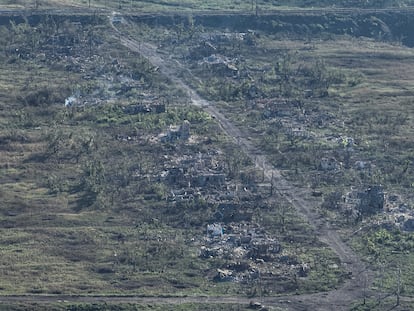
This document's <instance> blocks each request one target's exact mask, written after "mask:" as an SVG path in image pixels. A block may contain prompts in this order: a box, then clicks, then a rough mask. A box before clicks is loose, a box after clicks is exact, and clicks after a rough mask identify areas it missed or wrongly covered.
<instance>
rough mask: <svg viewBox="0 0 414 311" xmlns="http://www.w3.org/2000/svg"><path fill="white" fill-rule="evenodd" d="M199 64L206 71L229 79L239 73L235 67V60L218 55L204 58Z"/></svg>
mask: <svg viewBox="0 0 414 311" xmlns="http://www.w3.org/2000/svg"><path fill="white" fill-rule="evenodd" d="M199 64H200V65H202V66H204V67H205V68H206V69H209V70H214V71H215V72H216V73H218V74H222V75H225V76H230V77H232V76H235V75H237V74H238V71H239V70H238V68H237V67H236V66H235V60H233V59H229V58H228V57H225V56H222V55H218V54H212V55H210V56H208V57H204V58H203V60H202V61H201V62H200V63H199Z"/></svg>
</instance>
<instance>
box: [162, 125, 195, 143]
mask: <svg viewBox="0 0 414 311" xmlns="http://www.w3.org/2000/svg"><path fill="white" fill-rule="evenodd" d="M189 138H190V122H188V121H187V120H185V121H184V122H183V124H182V125H180V126H179V127H178V128H177V127H170V129H169V130H168V131H167V133H166V134H164V135H162V136H161V142H164V143H168V142H169V143H172V142H175V141H178V140H183V141H184V140H188V139H189Z"/></svg>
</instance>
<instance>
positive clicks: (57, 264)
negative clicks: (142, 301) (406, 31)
mask: <svg viewBox="0 0 414 311" xmlns="http://www.w3.org/2000/svg"><path fill="white" fill-rule="evenodd" d="M127 2H128V3H127ZM127 2H123V3H122V5H123V6H124V8H125V7H127V6H128V5H131V6H134V8H138V9H139V7H140V5H142V6H143V7H145V8H146V9H148V7H147V4H145V3H144V2H138V1H131V2H129V1H127ZM203 3H204V2H203ZM54 4H57V5H60V3H59V2H58V1H55V2H53V3H52V2H50V3H49V4H48V3H47V2H46V1H41V5H44V6H47V5H54ZM235 4H236V3H235ZM235 4H233V2H230V1H229V3H226V2H221V5H222V6H224V7H220V9H226V10H232V9H234V7H232V6H234V5H235ZM280 4H281V5H282V3H281V2H280ZM407 4H409V3H408V2H407ZM4 5H7V6H11V4H10V3H4ZM13 5H14V6H16V7H18V6H20V7H21V8H26V7H27V5H28V3H26V2H24V1H20V2H17V3H13ZM70 5H73V6H87V5H89V4H88V3H86V2H85V1H84V2H83V3H81V2H75V1H73V2H71V3H70ZM91 5H92V6H104V5H105V6H106V5H107V3H104V1H100V2H99V3H98V1H91ZM110 5H111V6H114V7H115V6H116V5H117V3H115V1H112V2H111V1H108V6H110ZM118 5H119V4H118ZM152 5H154V7H151V8H150V9H149V10H155V11H156V10H161V9H164V6H165V5H167V4H165V3H157V2H155V1H154V2H152ZM171 5H173V6H174V3H173V2H169V3H168V6H171ZM206 5H208V7H201V6H198V4H197V3H195V2H188V3H186V2H182V1H181V2H180V4H179V6H180V7H179V9H180V10H181V9H182V6H183V7H188V8H193V6H195V7H197V8H200V9H201V10H204V9H205V10H213V9H215V8H214V6H215V4H214V3H212V2H208V3H207V4H206ZM244 5H245V8H244V10H249V9H251V3H246V4H244ZM269 5H270V4H269ZM177 6H178V4H177ZM298 6H300V3H299V2H298ZM220 18H223V17H217V19H216V21H219V20H220ZM244 18H246V17H244ZM271 18H273V17H269V20H266V23H267V24H266V25H267V26H266V27H259V26H258V28H257V29H251V28H250V27H248V28H246V29H240V28H236V27H235V28H231V27H230V26H229V25H224V26H223V27H219V26H217V27H211V25H210V24H211V21H210V24H209V23H204V24H203V22H202V21H203V19H202V18H201V19H199V18H197V17H194V18H193V17H192V16H186V15H185V14H184V15H182V16H181V17H180V18H178V19H177V20H175V21H172V20H171V18H169V17H166V18H165V20H164V19H162V18H159V19H158V20H157V21H158V22H159V24H157V25H154V24H153V23H152V22H151V21H148V20H147V21H146V22H144V21H142V20H140V18H139V17H138V18H131V19H128V18H125V19H121V20H119V21H118V20H115V23H116V29H114V28H113V27H112V26H111V24H110V23H109V20H108V19H107V18H106V17H99V16H91V17H85V18H84V19H82V18H81V19H79V18H78V19H77V20H76V21H73V20H70V19H69V18H68V19H66V18H65V17H62V16H61V17H59V18H55V17H53V16H46V15H45V16H41V17H40V18H37V19H33V20H36V23H35V22H33V21H31V20H30V19H27V20H26V21H24V22H23V23H14V22H12V23H10V24H8V25H6V26H1V27H0V33H1V36H0V43H1V49H0V61H1V62H0V64H1V65H0V66H1V71H0V158H1V163H0V165H1V171H0V197H1V198H2V200H1V204H0V231H1V232H0V254H1V255H0V271H1V276H2V277H1V280H0V295H2V296H4V297H6V296H7V295H29V296H31V295H42V294H45V295H74V296H75V297H77V296H85V297H87V296H93V295H98V296H100V295H101V296H111V295H114V296H120V297H122V296H125V297H128V296H149V297H161V298H162V297H168V296H171V297H175V299H179V298H180V297H183V298H185V297H187V296H188V297H191V296H195V297H196V296H207V297H209V296H211V297H219V296H224V297H243V298H244V299H259V298H260V297H264V298H266V297H267V298H268V300H267V301H268V302H269V303H274V306H276V305H277V303H275V302H272V301H271V299H272V297H275V296H276V297H277V296H279V295H283V296H284V297H285V296H286V295H292V294H295V295H302V294H312V293H320V292H332V291H333V292H335V289H340V288H341V286H343V284H346V282H347V281H348V280H350V279H351V278H353V276H352V275H350V274H349V273H347V272H349V271H350V269H349V267H347V263H344V262H341V260H340V258H339V257H338V255H337V252H336V250H333V249H331V247H330V245H331V244H329V243H326V242H323V241H324V239H321V238H320V237H321V233H320V232H318V230H319V229H321V230H327V231H326V232H328V233H329V232H335V233H336V234H339V235H340V236H341V237H342V238H343V239H344V240H345V241H346V242H347V243H349V245H351V246H352V247H353V249H354V250H355V251H356V253H357V254H359V255H360V257H361V258H363V259H364V261H365V262H366V263H367V268H368V269H369V270H370V271H373V275H374V278H375V279H374V282H373V283H372V284H367V285H366V287H367V288H366V289H367V290H369V291H370V293H371V294H372V293H373V296H371V300H372V305H374V304H375V298H373V297H376V295H379V296H381V294H382V293H383V294H384V297H385V296H386V295H387V294H390V295H391V296H395V295H396V294H398V295H401V296H404V297H405V298H407V297H411V296H412V295H413V294H414V293H413V291H412V288H414V286H413V285H414V284H413V282H414V280H413V279H412V277H411V275H410V271H412V268H413V267H414V261H413V260H412V255H411V252H412V251H413V248H414V243H413V235H412V233H411V229H412V228H411V227H410V221H409V220H410V219H411V216H412V206H413V199H414V198H413V196H412V187H413V183H414V181H413V180H412V176H413V166H412V165H413V150H412V149H413V146H414V145H413V143H412V141H411V139H410V137H412V135H413V131H414V127H413V115H414V111H413V109H414V108H413V104H412V101H413V91H412V89H413V86H414V85H413V84H414V83H413V81H412V79H411V77H412V74H413V72H414V61H413V60H414V51H413V50H412V49H411V48H408V47H406V46H404V45H402V44H401V43H402V41H401V40H400V41H399V40H397V37H396V36H393V37H391V36H387V33H384V32H381V31H379V29H382V30H386V27H385V26H384V25H383V24H381V22H379V21H377V20H376V19H375V18H376V17H375V18H374V17H373V18H371V19H370V22H369V23H368V24H369V25H370V26H372V28H371V30H372V31H371V32H370V34H371V35H372V36H371V38H367V37H354V36H351V35H349V34H336V33H333V32H330V30H332V27H331V28H330V27H329V23H328V21H326V20H325V23H323V24H319V23H318V22H317V21H315V23H314V24H312V25H307V28H306V29H307V31H306V35H303V33H301V32H300V31H299V32H298V29H300V27H301V25H300V24H299V25H297V26H296V27H297V28H293V27H291V25H290V24H289V22H287V21H286V20H285V21H283V23H282V21H281V20H277V19H275V20H271ZM206 20H207V19H205V20H204V21H206ZM263 25H264V24H262V26H263ZM269 25H272V27H274V28H273V29H280V30H281V31H278V32H275V31H273V30H272V28H269V27H270V26H269ZM378 25H379V26H378ZM249 26H250V25H249ZM303 29H305V28H303ZM310 29H311V30H310ZM315 29H320V31H319V32H317V33H315V34H314V35H311V34H310V33H311V32H313V31H316V30H315ZM117 31H119V32H117ZM121 36H122V40H121ZM126 38H130V40H133V41H130V42H134V44H135V45H134V46H133V48H131V47H129V48H128V45H127V44H125V42H126V41H125V40H126ZM140 42H141V43H142V48H143V49H144V48H145V47H147V46H148V45H146V44H149V43H150V44H152V47H154V50H153V51H155V52H154V53H158V56H157V55H155V54H154V55H152V60H154V59H155V60H157V59H158V58H157V57H159V58H160V59H165V60H166V61H167V64H172V65H171V66H170V67H169V68H167V66H164V67H163V66H156V65H155V64H154V62H153V63H151V61H148V59H147V58H145V57H144V56H143V55H145V53H144V51H143V50H142V51H143V52H142V53H141V54H142V55H141V54H140V53H139V51H140V49H141V46H140ZM122 43H123V44H122ZM125 45H126V46H125ZM151 51H152V50H151ZM147 52H148V51H146V53H147ZM150 60H151V58H150ZM177 81H179V82H180V83H182V84H183V85H185V86H187V88H183V87H182V86H180V84H179V83H177ZM188 89H190V90H191V89H192V90H196V91H197V93H198V94H199V95H201V97H203V98H205V99H207V100H209V101H210V102H211V103H214V105H215V106H214V107H215V108H217V109H218V111H220V113H222V114H223V118H225V119H224V121H227V120H228V122H231V124H233V125H236V127H237V128H238V129H239V130H240V133H241V134H242V135H243V139H242V141H241V140H240V139H239V140H237V138H236V137H228V136H226V135H224V133H223V131H222V127H223V124H224V123H223V120H217V117H213V116H212V114H211V113H210V114H209V113H207V112H206V111H205V110H207V109H205V110H203V109H202V108H200V107H194V106H192V105H190V103H191V102H194V98H191V92H190V93H189V92H187V91H188ZM204 108H206V107H204ZM207 111H208V110H207ZM210 111H212V110H211V109H210ZM213 115H214V114H213ZM220 124H221V125H220ZM234 138H236V139H234ZM246 141H248V142H249V144H251V146H253V147H252V148H256V149H255V150H258V153H257V156H258V157H259V156H260V157H262V156H263V157H266V159H267V161H268V162H269V163H271V165H273V167H274V168H275V169H276V170H278V172H281V176H282V178H283V181H284V180H287V181H288V182H289V183H290V184H291V185H294V187H296V188H295V189H298V193H297V194H298V196H300V197H301V198H302V199H303V200H304V201H306V202H307V204H309V206H310V208H309V210H311V211H312V212H311V217H310V216H309V215H307V216H306V217H307V218H306V217H301V216H300V215H299V214H298V211H296V210H295V209H293V206H292V205H294V204H293V203H294V202H295V201H294V200H293V201H292V199H289V198H287V197H286V195H284V194H283V191H284V190H283V189H282V190H281V189H278V187H279V188H280V185H277V184H274V180H273V176H272V177H270V178H269V176H267V175H268V174H267V175H266V172H264V168H265V167H267V166H265V165H262V166H260V165H257V163H258V160H257V159H255V158H254V157H252V156H251V155H248V154H246V153H244V152H243V148H241V147H240V145H241V144H242V143H245V142H246ZM249 146H250V145H249ZM244 150H246V148H245V149H244ZM249 150H250V149H249ZM259 151H260V153H259ZM266 176H267V177H266ZM280 180H282V179H280ZM283 185H287V184H285V183H284V184H283ZM374 186H380V187H381V193H382V194H383V193H385V194H384V198H385V201H384V202H383V203H384V204H383V207H382V208H381V209H380V210H378V208H376V207H373V206H372V205H370V204H367V206H362V205H356V204H354V205H353V203H350V202H351V200H350V199H349V198H348V194H349V193H351V192H352V191H353V190H354V189H359V191H368V190H366V189H371V188H374ZM351 194H352V193H351ZM292 202H293V203H292ZM352 202H353V201H352ZM345 203H346V204H345ZM361 206H362V207H361ZM312 217H314V218H315V219H317V221H315V223H311V224H310V223H308V222H307V221H306V220H309V219H312ZM401 217H402V218H401ZM315 224H324V226H322V225H321V226H320V227H318V226H314V225H315ZM323 232H325V231H323ZM328 240H329V239H328ZM325 241H326V240H325ZM328 242H329V241H328ZM338 245H339V246H340V245H341V244H338ZM354 277H355V276H354ZM360 286H363V285H362V284H360ZM368 287H369V288H368ZM397 287H398V293H397V289H396V288H397ZM338 293H339V294H341V293H343V292H341V291H340V290H339V291H338ZM327 295H328V294H327ZM177 297H178V298H177ZM299 297H300V296H299ZM306 297H308V298H306V299H305V296H304V299H305V302H306V303H307V302H309V303H311V299H312V298H311V297H312V296H306ZM318 297H319V298H318V299H323V298H321V297H322V296H318ZM330 297H331V298H330V299H335V297H334V296H330ZM332 297H334V298H332ZM337 298H338V301H342V300H341V299H342V298H343V297H337ZM356 298H358V301H356V302H355V306H356V307H355V308H354V310H364V306H361V305H360V298H361V297H360V296H358V297H357V296H356V297H355V299H356ZM349 299H353V296H351V297H350V298H349V297H348V301H349ZM407 299H408V298H407ZM265 301H266V300H265ZM295 302H296V303H297V304H298V305H300V303H302V304H303V303H304V302H300V298H299V299H296V300H295ZM402 302H403V300H402ZM85 303H86V302H85ZM314 303H317V301H316V302H314ZM369 303H371V301H369ZM405 303H407V304H409V303H410V301H409V300H407V301H405ZM154 304H155V303H154ZM178 305H179V306H176V307H174V308H176V309H174V310H190V309H192V308H198V307H200V308H203V309H204V310H208V308H211V309H212V310H213V309H214V310H220V308H222V309H223V310H224V309H225V310H229V309H228V308H229V307H232V308H234V309H235V310H236V309H237V310H239V308H243V307H245V306H240V305H236V304H234V305H232V304H227V305H225V306H224V305H223V306H222V305H219V304H217V303H215V304H214V305H209V304H208V303H206V304H203V305H202V306H197V305H194V304H193V303H192V302H189V303H187V304H185V301H183V303H182V304H178ZM388 306H389V301H387V300H384V301H383V304H378V305H375V308H378V310H383V309H385V308H387V307H388ZM14 307H15V309H16V310H19V308H23V309H24V308H25V306H24V305H23V306H18V305H14ZM121 307H122V306H119V308H121ZM152 307H155V308H159V309H160V310H161V309H162V307H161V306H145V305H144V306H142V305H128V306H124V309H125V310H135V309H140V310H141V309H142V308H148V309H149V308H152ZM403 307H404V305H403V304H402V305H401V308H403ZM4 308H5V309H7V306H4ZM41 308H42V307H41V306H38V310H42V309H41ZM45 308H46V307H45ZM88 308H89V309H88ZM90 308H91V303H86V305H85V306H82V305H76V306H73V308H72V309H71V306H69V305H64V306H61V305H60V306H59V305H56V310H61V309H62V310H63V309H66V310H90ZM119 308H118V307H115V306H114V310H123V309H119ZM246 308H248V306H246ZM286 308H288V309H289V306H288V307H286ZM294 308H295V307H294V306H292V309H294ZM349 308H351V305H349ZM358 308H359V309H358ZM0 309H1V307H0ZM144 310H145V309H144ZM171 310H173V309H171ZM275 310H278V309H275ZM397 310H398V309H397Z"/></svg>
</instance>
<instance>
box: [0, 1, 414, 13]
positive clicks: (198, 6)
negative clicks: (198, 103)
mask: <svg viewBox="0 0 414 311" xmlns="http://www.w3.org/2000/svg"><path fill="white" fill-rule="evenodd" d="M256 3H257V7H258V12H259V13H261V12H266V11H267V10H272V9H278V10H280V9H282V10H284V9H290V8H303V9H310V8H343V7H345V8H349V7H350V8H385V7H405V6H410V5H413V1H412V0H393V1H378V0H377V1H352V0H341V1H334V0H319V1H304V0H296V1H286V0H281V1H273V2H269V1H257V2H256V1H240V0H225V1H217V0H209V1H200V0H180V1H178V0H174V1H164V0H152V1H137V0H90V1H89V0H53V1H51V0H39V1H38V6H37V7H38V8H40V9H41V8H60V7H72V8H85V7H90V8H92V9H98V8H104V9H114V10H118V11H123V10H125V11H129V12H131V10H132V11H134V12H142V11H144V12H157V11H161V12H166V11H168V12H171V11H181V12H182V11H188V12H191V11H208V12H219V11H223V10H224V11H234V12H251V13H255V12H256ZM0 5H3V6H5V7H9V8H18V9H20V8H35V7H36V5H35V3H34V2H33V1H28V0H18V1H9V0H2V1H0Z"/></svg>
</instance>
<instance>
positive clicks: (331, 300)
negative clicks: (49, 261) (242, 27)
mask: <svg viewBox="0 0 414 311" xmlns="http://www.w3.org/2000/svg"><path fill="white" fill-rule="evenodd" d="M119 39H120V40H121V43H122V44H123V45H124V46H126V47H127V48H129V49H130V50H132V51H135V52H138V53H140V54H141V55H142V56H144V57H145V58H147V59H148V60H149V61H150V62H151V63H152V64H153V65H154V66H157V67H159V68H160V70H161V71H162V72H163V74H165V75H166V76H167V77H168V78H169V79H170V80H171V81H172V82H173V83H175V84H176V85H177V86H179V87H180V88H182V89H183V90H184V91H185V92H186V93H187V94H188V95H189V97H190V98H191V101H192V104H193V105H195V106H197V107H201V108H202V109H203V110H205V111H206V112H208V113H209V114H210V115H212V116H213V117H214V118H215V119H216V120H217V122H219V124H220V125H221V127H222V129H223V131H224V132H225V133H226V134H227V135H228V136H229V137H231V138H233V139H234V140H235V142H237V144H238V145H239V146H240V148H241V150H242V151H243V152H244V153H245V154H247V155H248V156H249V157H250V158H251V159H252V160H253V161H255V163H256V166H257V167H258V168H260V169H262V170H263V171H264V172H265V176H266V178H267V179H268V180H269V181H270V179H271V178H273V183H274V185H275V188H276V190H277V191H278V193H279V194H280V195H282V196H283V197H284V198H286V200H288V201H289V202H290V203H291V204H292V206H294V207H295V209H296V210H297V212H298V213H299V214H300V215H302V216H303V217H304V219H305V220H306V221H307V222H308V223H309V224H310V225H311V226H312V227H313V228H314V229H315V232H316V234H317V237H318V238H319V239H320V240H321V241H322V242H324V243H326V244H327V245H328V246H329V247H330V248H331V249H332V250H333V251H334V252H335V253H336V254H337V256H338V257H339V258H340V260H341V262H342V264H343V266H344V268H345V269H346V271H348V273H349V274H350V275H351V278H350V279H349V280H348V281H347V282H346V283H345V284H344V285H343V286H342V287H341V288H339V289H337V290H334V291H331V292H328V293H323V294H315V295H303V296H299V297H295V299H290V300H292V301H293V300H294V301H295V302H296V304H297V303H298V302H299V301H301V302H302V304H303V306H307V307H309V308H310V307H311V306H314V307H315V308H310V309H309V310H311V309H312V310H333V307H335V309H336V310H347V307H348V306H349V305H350V303H351V302H352V301H355V300H358V299H361V300H362V299H363V295H365V294H366V293H364V291H365V288H366V287H367V284H370V283H371V282H372V279H373V275H372V273H371V272H369V271H368V270H367V267H366V266H365V264H364V263H363V262H362V261H361V260H360V258H359V256H358V255H357V254H355V252H354V251H353V250H352V249H351V248H350V247H349V246H348V245H347V244H346V243H344V242H343V241H342V239H341V237H340V236H339V234H338V233H337V232H336V231H335V230H333V229H332V228H330V227H329V224H327V223H326V222H325V221H324V219H322V218H321V217H320V216H319V214H318V213H317V212H316V210H315V207H314V206H312V203H310V201H309V200H306V198H307V197H308V196H310V190H309V189H306V188H299V187H297V186H294V185H292V184H291V183H289V182H288V181H287V180H286V179H285V178H283V176H282V175H281V173H280V171H279V170H277V169H275V168H274V167H273V166H272V165H271V164H270V163H269V162H268V160H267V159H266V155H265V154H264V153H263V152H262V151H261V150H259V149H258V148H257V147H255V146H254V145H253V144H252V143H251V142H250V140H249V133H246V132H242V130H241V129H239V128H238V127H236V126H235V125H234V124H233V123H232V122H231V121H230V120H229V119H228V118H226V117H225V116H224V115H223V114H222V113H221V112H220V111H219V110H218V109H217V107H216V106H215V104H214V103H213V102H211V101H207V100H205V99H203V98H201V97H200V96H199V95H198V94H197V93H196V92H195V91H194V90H193V89H192V88H191V87H190V86H189V85H187V84H186V83H185V82H184V81H183V80H182V79H181V78H180V77H179V76H178V73H179V72H180V71H182V70H186V69H185V68H182V67H181V65H180V64H179V63H177V62H176V61H173V60H171V59H169V58H168V57H167V56H165V55H161V54H159V53H157V49H156V47H155V46H153V45H151V44H149V43H146V42H138V41H136V40H133V39H131V38H127V37H125V36H123V35H122V34H120V33H119ZM298 194H300V195H298ZM291 298H292V297H291ZM275 299H277V300H278V301H280V298H275ZM266 300H267V302H272V299H271V298H268V299H266ZM303 306H302V307H303ZM316 306H317V307H316ZM290 308H291V309H292V308H293V310H294V309H295V308H294V307H293V306H291V307H290ZM300 310H306V308H305V309H300Z"/></svg>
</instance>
